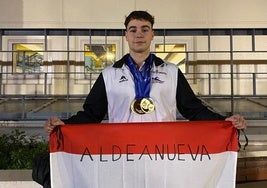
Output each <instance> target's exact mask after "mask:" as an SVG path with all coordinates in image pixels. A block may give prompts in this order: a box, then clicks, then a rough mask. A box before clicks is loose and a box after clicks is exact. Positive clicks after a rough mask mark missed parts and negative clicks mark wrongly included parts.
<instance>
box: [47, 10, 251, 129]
mask: <svg viewBox="0 0 267 188" xmlns="http://www.w3.org/2000/svg"><path fill="white" fill-rule="evenodd" d="M124 24H125V27H126V30H125V39H126V41H127V42H128V45H129V49H130V51H129V54H126V55H125V56H124V57H122V59H120V60H119V61H117V62H115V63H114V65H112V66H109V67H107V68H105V69H104V70H103V72H102V73H101V74H100V75H99V77H98V79H97V80H96V82H95V84H94V86H93V88H92V89H91V91H90V93H89V94H88V96H87V98H86V101H85V103H84V105H83V109H84V110H83V111H79V112H78V113H77V114H76V115H74V116H72V117H70V118H69V119H67V120H60V119H59V118H57V117H51V118H49V119H48V120H47V121H46V123H45V126H44V127H45V129H46V131H48V132H51V131H52V130H53V129H54V127H56V126H58V125H62V124H79V123H100V122H101V121H102V120H103V118H104V116H105V115H106V114H108V120H109V122H156V121H175V120H176V110H177V109H178V110H179V112H180V113H181V114H182V115H183V116H184V117H185V118H186V119H188V120H224V119H225V120H227V121H231V122H232V124H233V126H235V127H236V128H237V129H245V128H246V121H245V120H244V118H243V117H242V116H240V115H238V114H236V115H233V116H231V117H228V118H226V117H224V116H221V115H220V114H217V113H215V112H212V111H210V110H209V109H208V108H207V107H206V106H204V105H203V104H202V103H201V101H200V100H199V99H198V98H196V96H195V95H194V93H193V91H192V89H191V88H190V86H189V84H188V82H187V81H186V79H185V77H184V75H183V74H182V72H181V71H180V70H179V68H177V67H176V66H175V65H174V64H171V63H167V62H164V61H163V60H162V59H160V58H158V57H156V56H155V55H153V54H151V52H150V44H151V41H152V40H153V38H154V31H153V24H154V17H153V16H151V15H150V14H149V13H148V12H146V11H133V12H131V13H130V14H129V16H128V17H126V20H125V23H124Z"/></svg>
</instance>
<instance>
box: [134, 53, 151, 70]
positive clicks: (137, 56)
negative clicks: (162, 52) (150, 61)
mask: <svg viewBox="0 0 267 188" xmlns="http://www.w3.org/2000/svg"><path fill="white" fill-rule="evenodd" d="M149 54H150V53H131V52H130V56H131V57H132V58H133V60H134V62H135V63H136V64H137V65H138V67H141V66H142V65H143V62H144V61H145V60H146V58H147V57H148V56H149Z"/></svg>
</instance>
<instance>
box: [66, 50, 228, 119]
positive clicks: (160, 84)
mask: <svg viewBox="0 0 267 188" xmlns="http://www.w3.org/2000/svg"><path fill="white" fill-rule="evenodd" d="M128 56H129V54H127V55H125V56H124V57H123V58H122V59H120V60H119V61H117V62H115V63H114V65H112V66H109V67H107V68H105V69H104V70H103V72H102V73H101V74H100V75H99V77H98V79H97V80H96V82H95V84H94V86H93V88H92V89H91V91H90V93H89V94H88V96H87V98H86V101H85V103H84V105H83V108H84V110H83V111H79V112H78V113H77V114H76V115H74V116H72V117H70V118H69V119H67V120H64V122H65V123H67V124H68V123H97V122H101V121H102V120H103V118H104V117H105V115H108V120H109V122H110V123H114V122H116V123H119V122H155V121H175V120H176V111H177V109H178V110H179V112H180V113H181V114H182V115H183V116H184V117H185V118H186V119H189V120H222V119H225V117H224V116H221V115H219V114H218V113H215V112H212V111H211V110H209V109H208V108H207V107H206V106H204V105H203V104H202V103H201V100H199V99H198V98H197V97H196V96H195V95H194V93H193V91H192V89H191V88H190V86H189V84H188V82H187V81H186V79H185V77H184V75H183V73H182V72H181V71H180V70H179V69H178V68H177V67H176V66H175V65H174V64H171V63H167V62H164V61H163V60H162V59H160V58H158V57H156V56H155V55H153V59H154V63H153V66H152V72H151V89H150V97H151V98H152V99H153V101H154V104H155V111H154V112H152V113H149V114H142V115H139V114H135V113H134V112H132V111H131V109H130V105H131V102H132V101H133V100H134V99H135V86H134V78H133V75H132V74H131V72H130V69H129V67H128V66H127V65H126V61H127V59H128Z"/></svg>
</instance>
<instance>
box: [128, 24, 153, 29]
mask: <svg viewBox="0 0 267 188" xmlns="http://www.w3.org/2000/svg"><path fill="white" fill-rule="evenodd" d="M136 28H137V27H136V26H134V25H133V26H130V27H129V28H128V29H136ZM141 28H142V29H143V28H149V29H150V28H151V27H150V26H149V25H142V26H141Z"/></svg>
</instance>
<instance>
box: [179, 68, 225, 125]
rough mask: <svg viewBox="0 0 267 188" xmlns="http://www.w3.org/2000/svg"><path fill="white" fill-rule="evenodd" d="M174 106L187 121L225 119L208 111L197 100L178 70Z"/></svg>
mask: <svg viewBox="0 0 267 188" xmlns="http://www.w3.org/2000/svg"><path fill="white" fill-rule="evenodd" d="M177 82H178V84H177V91H176V105H177V108H178V110H179V112H180V113H181V114H182V116H183V117H185V118H186V119H188V120H224V119H225V118H226V117H224V116H222V115H220V114H218V113H216V112H213V111H211V110H210V109H208V108H207V107H206V106H205V105H204V104H203V103H202V102H201V100H200V99H198V98H197V97H196V96H195V94H194V92H193V90H192V89H191V87H190V85H189V83H188V82H187V80H186V78H185V77H184V75H183V73H182V72H181V70H180V69H178V81H177Z"/></svg>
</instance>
